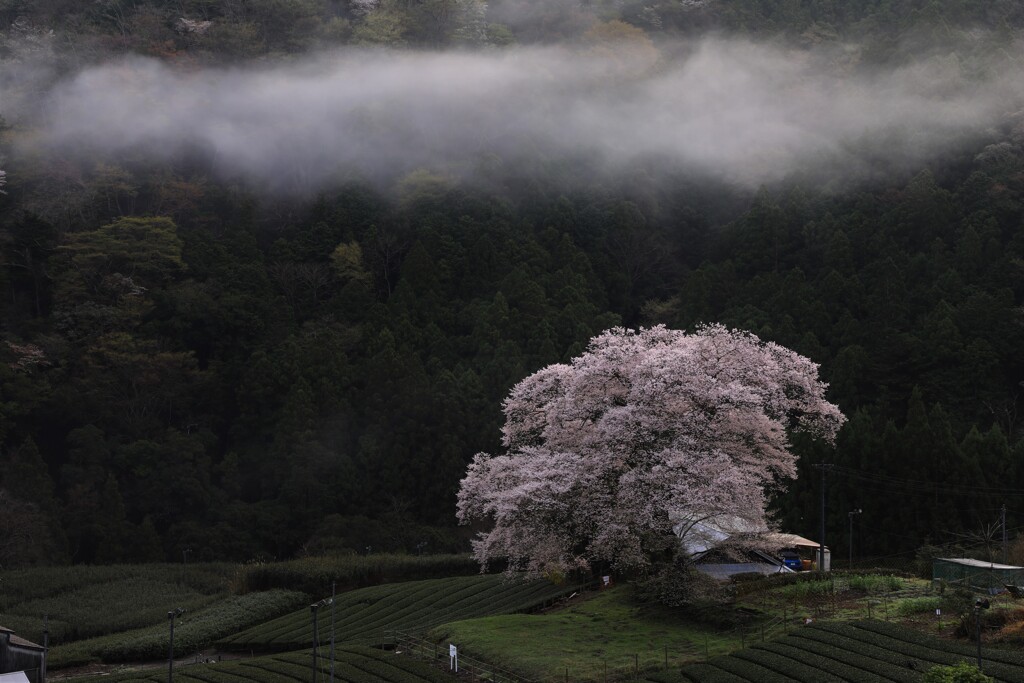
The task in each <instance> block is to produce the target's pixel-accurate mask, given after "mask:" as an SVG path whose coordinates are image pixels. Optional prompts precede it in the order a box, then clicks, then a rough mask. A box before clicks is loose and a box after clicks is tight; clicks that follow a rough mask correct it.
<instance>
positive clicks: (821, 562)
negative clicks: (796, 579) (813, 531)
mask: <svg viewBox="0 0 1024 683" xmlns="http://www.w3.org/2000/svg"><path fill="white" fill-rule="evenodd" d="M811 467H815V468H817V469H819V470H821V530H820V534H821V536H820V537H819V539H818V571H819V572H823V571H825V473H826V472H827V471H828V470H830V469H832V468H833V467H834V465H830V464H828V463H821V464H818V465H811Z"/></svg>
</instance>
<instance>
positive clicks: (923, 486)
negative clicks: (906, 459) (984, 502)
mask: <svg viewBox="0 0 1024 683" xmlns="http://www.w3.org/2000/svg"><path fill="white" fill-rule="evenodd" d="M830 471H832V472H834V473H836V474H841V475H844V476H846V477H849V478H852V479H859V480H860V481H865V482H871V483H874V484H880V485H888V486H892V487H897V486H898V487H899V491H900V492H901V493H904V492H914V491H916V492H919V493H930V494H934V493H940V494H944V495H955V496H981V495H988V496H1002V497H1009V498H1017V497H1024V489H1014V488H996V487H990V486H972V485H963V486H961V485H957V486H950V485H948V484H941V483H939V482H933V481H925V480H922V479H906V478H902V477H890V476H888V475H884V474H877V473H872V472H864V471H861V470H856V469H853V468H851V467H844V466H842V465H833V466H832V467H831V468H830Z"/></svg>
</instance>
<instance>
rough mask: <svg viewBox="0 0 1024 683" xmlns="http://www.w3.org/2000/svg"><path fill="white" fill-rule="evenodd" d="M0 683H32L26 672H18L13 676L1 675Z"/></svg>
mask: <svg viewBox="0 0 1024 683" xmlns="http://www.w3.org/2000/svg"><path fill="white" fill-rule="evenodd" d="M0 683H31V682H30V681H29V680H28V676H26V675H25V672H24V671H16V672H14V673H12V674H0Z"/></svg>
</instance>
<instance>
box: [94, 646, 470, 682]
mask: <svg viewBox="0 0 1024 683" xmlns="http://www.w3.org/2000/svg"><path fill="white" fill-rule="evenodd" d="M322 654H323V657H321V658H320V659H319V661H318V669H319V670H320V671H321V672H322V674H323V678H324V680H327V676H328V674H329V672H330V660H329V659H328V658H327V652H326V651H324V652H322ZM311 661H312V655H311V651H310V650H306V651H300V652H290V653H287V654H277V655H271V656H267V657H257V658H255V659H242V660H235V661H231V662H219V663H217V664H193V665H189V666H180V667H178V668H176V669H175V670H174V680H175V682H176V683H243V682H244V681H250V682H251V683H291V681H301V682H302V683H307V682H308V681H309V680H310V678H311V674H312V670H311ZM89 680H93V681H104V682H105V683H163V682H164V681H166V680H167V669H165V668H155V669H147V670H146V671H139V672H129V673H122V674H114V675H111V676H103V677H102V678H96V679H89ZM334 680H335V681H337V682H338V683H451V681H452V680H453V679H452V678H450V677H449V676H448V675H447V674H445V673H444V672H443V671H440V670H438V669H435V668H434V667H432V666H431V665H430V664H427V663H425V662H420V661H417V660H415V659H412V658H410V657H404V656H401V655H396V654H394V653H392V652H386V651H382V650H374V649H371V648H368V647H362V646H358V645H352V646H347V647H342V648H337V649H336V651H335V656H334Z"/></svg>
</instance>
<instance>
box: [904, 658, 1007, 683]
mask: <svg viewBox="0 0 1024 683" xmlns="http://www.w3.org/2000/svg"><path fill="white" fill-rule="evenodd" d="M995 680H996V679H994V678H992V677H990V676H986V675H985V674H984V673H982V672H981V669H979V668H978V667H976V666H975V665H973V664H968V663H967V662H960V663H959V664H956V665H954V666H936V667H932V668H931V669H929V670H928V672H927V673H926V674H925V675H924V678H922V679H921V683H995Z"/></svg>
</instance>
